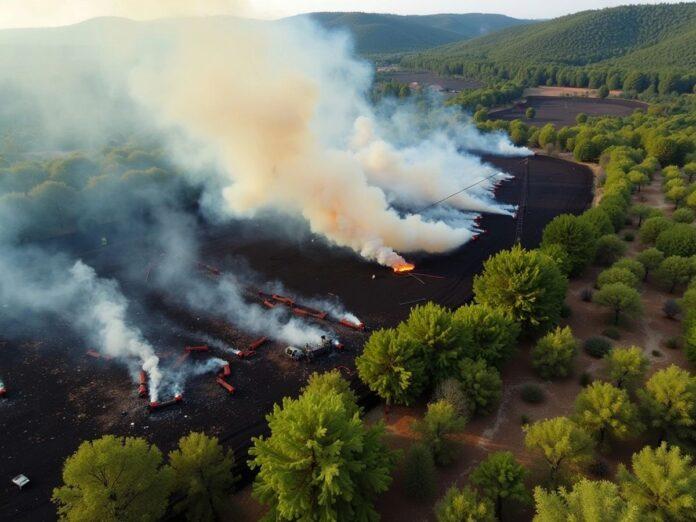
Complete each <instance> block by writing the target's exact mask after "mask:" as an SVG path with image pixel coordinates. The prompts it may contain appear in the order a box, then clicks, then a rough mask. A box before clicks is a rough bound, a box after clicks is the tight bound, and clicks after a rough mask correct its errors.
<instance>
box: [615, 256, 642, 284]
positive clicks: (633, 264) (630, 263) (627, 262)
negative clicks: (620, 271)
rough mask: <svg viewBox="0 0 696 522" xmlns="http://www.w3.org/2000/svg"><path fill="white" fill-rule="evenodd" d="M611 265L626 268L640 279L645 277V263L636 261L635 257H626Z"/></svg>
mask: <svg viewBox="0 0 696 522" xmlns="http://www.w3.org/2000/svg"><path fill="white" fill-rule="evenodd" d="M611 267H612V268H625V269H626V270H630V271H631V272H633V274H634V275H635V276H636V277H637V278H638V280H639V281H642V280H643V279H645V266H643V263H641V262H640V261H636V260H635V259H631V258H628V257H624V258H623V259H619V260H618V261H617V262H616V263H614V264H613V265H611Z"/></svg>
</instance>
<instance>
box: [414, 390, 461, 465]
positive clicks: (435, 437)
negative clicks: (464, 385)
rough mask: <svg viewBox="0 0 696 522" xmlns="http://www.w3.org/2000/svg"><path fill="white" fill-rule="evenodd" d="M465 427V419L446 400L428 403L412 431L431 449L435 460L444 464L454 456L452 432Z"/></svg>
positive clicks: (457, 431)
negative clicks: (421, 417)
mask: <svg viewBox="0 0 696 522" xmlns="http://www.w3.org/2000/svg"><path fill="white" fill-rule="evenodd" d="M465 427H466V419H465V418H464V417H462V416H461V415H459V414H458V413H457V411H456V410H455V409H454V406H452V405H451V404H450V403H449V402H447V401H438V402H431V403H430V404H428V410H427V411H426V413H425V415H424V416H423V419H422V420H420V421H416V422H414V424H413V429H414V431H416V432H418V433H419V434H420V435H421V437H422V438H423V442H424V443H425V444H426V445H427V446H428V447H429V448H430V449H431V450H432V452H433V457H434V458H435V462H436V463H437V464H439V465H446V464H449V463H450V462H452V460H453V459H454V456H455V445H454V443H453V442H452V440H451V437H450V436H451V435H452V434H453V433H459V432H461V431H463V430H464V428H465Z"/></svg>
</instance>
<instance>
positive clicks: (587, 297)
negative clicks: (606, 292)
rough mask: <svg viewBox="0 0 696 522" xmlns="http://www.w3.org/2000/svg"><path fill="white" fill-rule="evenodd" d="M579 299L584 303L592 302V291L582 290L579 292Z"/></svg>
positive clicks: (589, 289) (588, 289)
mask: <svg viewBox="0 0 696 522" xmlns="http://www.w3.org/2000/svg"><path fill="white" fill-rule="evenodd" d="M580 299H582V300H583V301H585V302H586V303H591V302H592V289H591V288H583V289H582V291H581V292H580Z"/></svg>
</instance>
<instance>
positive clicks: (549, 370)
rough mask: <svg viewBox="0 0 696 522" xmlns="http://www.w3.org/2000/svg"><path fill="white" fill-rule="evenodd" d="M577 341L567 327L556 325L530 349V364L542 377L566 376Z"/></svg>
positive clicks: (570, 366)
mask: <svg viewBox="0 0 696 522" xmlns="http://www.w3.org/2000/svg"><path fill="white" fill-rule="evenodd" d="M576 350H577V342H576V341H575V338H574V337H573V332H572V331H571V330H570V328H569V327H567V326H566V327H565V328H561V327H560V326H559V327H557V328H556V329H555V330H553V331H552V332H550V333H548V334H546V335H545V336H544V337H542V338H541V339H539V342H537V344H536V346H534V348H533V349H532V366H534V369H535V370H536V371H537V372H538V373H539V375H541V376H542V377H543V378H544V379H550V378H553V377H566V376H567V375H568V374H569V373H570V371H571V369H572V365H573V357H575V352H576Z"/></svg>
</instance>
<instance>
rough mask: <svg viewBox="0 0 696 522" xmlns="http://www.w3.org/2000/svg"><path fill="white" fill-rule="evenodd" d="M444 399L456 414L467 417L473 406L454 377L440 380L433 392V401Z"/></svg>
mask: <svg viewBox="0 0 696 522" xmlns="http://www.w3.org/2000/svg"><path fill="white" fill-rule="evenodd" d="M438 401H445V402H448V403H449V404H451V405H452V406H453V407H454V411H456V412H457V414H458V415H460V416H462V417H464V418H468V417H469V416H470V415H471V412H472V410H473V406H472V404H471V401H470V400H469V399H468V397H467V396H466V395H465V394H464V392H463V391H462V385H461V383H460V382H459V381H458V380H457V379H455V378H454V377H450V378H449V379H445V380H444V381H440V382H439V383H438V385H437V386H436V387H435V393H433V402H438Z"/></svg>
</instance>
